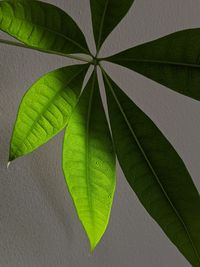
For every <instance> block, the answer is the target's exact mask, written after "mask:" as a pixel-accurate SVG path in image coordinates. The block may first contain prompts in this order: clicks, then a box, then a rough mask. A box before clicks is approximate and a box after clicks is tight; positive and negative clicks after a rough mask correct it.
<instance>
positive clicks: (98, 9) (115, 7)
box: [90, 0, 134, 51]
mask: <svg viewBox="0 0 200 267" xmlns="http://www.w3.org/2000/svg"><path fill="white" fill-rule="evenodd" d="M133 2H134V0H123V1H121V0H101V1H99V0H90V6H91V12H92V22H93V32H94V38H95V41H96V45H97V51H99V49H100V47H101V45H102V43H103V42H104V40H105V39H106V37H107V36H108V35H109V34H110V33H111V32H112V30H113V29H114V28H115V27H116V26H117V24H118V23H119V22H120V21H121V20H122V19H123V17H124V16H125V15H126V13H127V12H128V10H129V9H130V7H131V5H132V4H133Z"/></svg>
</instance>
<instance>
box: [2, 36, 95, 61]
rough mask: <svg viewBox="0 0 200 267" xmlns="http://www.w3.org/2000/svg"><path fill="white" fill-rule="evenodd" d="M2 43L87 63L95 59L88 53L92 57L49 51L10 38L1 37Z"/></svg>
mask: <svg viewBox="0 0 200 267" xmlns="http://www.w3.org/2000/svg"><path fill="white" fill-rule="evenodd" d="M0 43H2V44H5V45H11V46H16V47H21V48H26V49H31V50H37V51H39V52H43V53H48V54H54V55H58V56H63V57H67V58H71V59H75V60H80V61H83V62H87V63H92V61H93V59H92V57H91V56H90V55H86V56H88V57H89V58H90V59H86V58H84V57H81V56H78V55H68V54H64V53H60V52H57V51H55V52H54V51H49V50H48V51H47V50H45V49H40V48H35V47H32V46H27V45H25V44H21V43H18V42H13V41H9V40H4V39H0Z"/></svg>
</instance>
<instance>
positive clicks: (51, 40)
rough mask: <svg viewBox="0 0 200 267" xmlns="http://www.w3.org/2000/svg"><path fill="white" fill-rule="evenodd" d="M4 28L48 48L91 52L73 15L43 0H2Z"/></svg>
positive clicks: (0, 27) (0, 26)
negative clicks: (41, 0) (42, 0)
mask: <svg viewBox="0 0 200 267" xmlns="http://www.w3.org/2000/svg"><path fill="white" fill-rule="evenodd" d="M0 30H2V31H4V32H6V33H8V34H10V35H11V36H13V37H15V38H17V39H18V40H19V41H21V42H23V43H25V44H27V45H28V46H31V47H32V48H36V49H37V48H38V49H41V50H44V52H45V51H47V52H48V51H51V52H53V51H54V52H55V51H56V52H60V53H63V54H73V53H88V47H87V44H86V41H85V37H84V35H83V33H82V32H81V30H80V29H79V27H78V26H77V24H76V23H75V22H74V21H73V20H72V18H71V17H70V16H68V15H67V14H66V13H65V12H64V11H63V10H61V9H59V8H57V7H55V6H53V5H51V4H47V3H43V2H40V1H36V0H29V1H27V0H14V1H0Z"/></svg>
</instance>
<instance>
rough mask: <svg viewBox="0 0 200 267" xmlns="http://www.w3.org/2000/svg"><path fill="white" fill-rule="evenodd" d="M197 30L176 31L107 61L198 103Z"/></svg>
mask: <svg viewBox="0 0 200 267" xmlns="http://www.w3.org/2000/svg"><path fill="white" fill-rule="evenodd" d="M199 51H200V29H190V30H184V31H180V32H176V33H173V34H170V35H168V36H165V37H163V38H160V39H157V40H155V41H152V42H149V43H145V44H142V45H139V46H137V47H134V48H130V49H128V50H126V51H123V52H121V53H119V54H117V55H114V56H111V57H110V58H108V60H109V61H111V62H114V63H117V64H120V65H122V66H125V67H127V68H130V69H132V70H134V71H137V72H139V73H141V74H142V75H144V76H147V77H148V78H150V79H152V80H154V81H156V82H158V83H160V84H163V85H165V86H167V87H169V88H171V89H173V90H175V91H177V92H179V93H182V94H184V95H187V96H189V97H192V98H195V99H197V100H200V88H199V84H200V56H199Z"/></svg>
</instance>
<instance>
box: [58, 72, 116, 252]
mask: <svg viewBox="0 0 200 267" xmlns="http://www.w3.org/2000/svg"><path fill="white" fill-rule="evenodd" d="M63 171H64V175H65V178H66V183H67V185H68V189H69V192H70V194H71V196H72V198H73V201H74V204H75V207H76V210H77V213H78V216H79V219H80V221H81V223H82V225H83V227H84V228H85V231H86V233H87V235H88V238H89V240H90V245H91V250H94V248H95V247H96V245H97V244H98V242H99V241H100V239H101V237H102V235H103V233H104V231H105V230H106V227H107V225H108V221H109V216H110V210H111V206H112V201H113V196H114V191H115V154H114V151H113V144H112V140H111V136H110V132H109V127H108V123H107V120H106V116H105V113H104V109H103V105H102V101H101V97H100V93H99V88H98V82H97V76H96V71H95V72H94V74H93V76H92V78H90V80H89V82H88V85H87V87H86V88H85V90H84V92H83V94H82V95H81V98H80V101H79V103H78V104H77V107H76V109H75V111H74V112H73V114H72V116H71V118H70V121H69V125H68V127H67V130H66V134H65V137H64V145H63Z"/></svg>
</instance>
